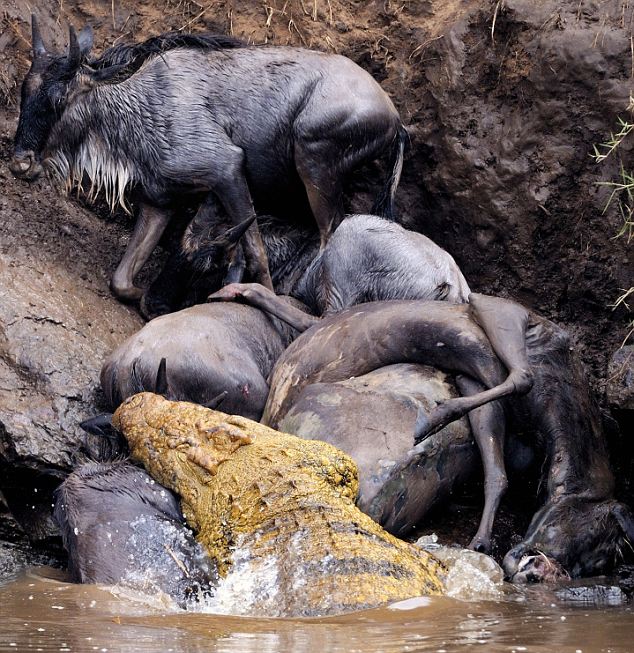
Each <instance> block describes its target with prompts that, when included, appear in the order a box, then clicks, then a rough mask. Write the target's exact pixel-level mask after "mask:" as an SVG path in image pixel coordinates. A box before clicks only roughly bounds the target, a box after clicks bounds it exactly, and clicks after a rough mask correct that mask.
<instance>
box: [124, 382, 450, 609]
mask: <svg viewBox="0 0 634 653" xmlns="http://www.w3.org/2000/svg"><path fill="white" fill-rule="evenodd" d="M113 425H114V427H115V428H117V429H118V430H119V431H120V432H121V433H122V434H123V435H124V437H125V438H126V440H127V441H128V444H129V446H130V451H131V456H132V458H134V459H136V460H137V461H138V462H140V463H142V464H143V465H144V466H145V468H146V469H147V471H148V472H149V473H150V474H151V475H152V476H153V477H154V478H155V479H156V480H157V481H158V482H159V483H161V484H163V485H164V486H165V487H167V488H169V489H170V490H172V491H174V492H175V493H176V494H178V495H179V496H180V499H181V507H182V510H183V515H184V516H185V519H186V520H187V522H188V524H189V526H190V527H191V528H192V529H193V530H194V531H195V532H196V533H197V539H198V541H199V542H200V543H201V544H202V546H203V547H204V548H205V549H206V550H207V552H208V553H209V555H210V556H211V558H212V559H213V560H215V561H216V563H217V565H218V571H219V574H220V577H221V581H220V583H221V584H222V583H223V582H225V583H228V582H230V581H231V577H232V576H234V577H235V576H236V575H239V574H248V579H249V582H248V596H247V595H246V593H245V596H244V597H243V600H242V602H241V609H242V611H243V613H244V614H251V615H258V616H281V617H298V616H325V615H332V614H339V613H344V612H349V611H353V610H360V609H367V608H374V607H378V606H381V605H385V604H388V603H391V602H394V601H399V600H403V599H407V598H412V597H417V596H421V595H434V594H441V593H442V592H443V587H444V585H443V579H444V577H445V574H446V568H445V567H444V565H443V564H442V563H441V562H440V561H439V560H437V559H436V558H435V557H434V556H433V555H432V554H430V553H428V552H426V551H423V550H421V549H419V548H417V547H416V546H414V545H412V544H409V543H407V542H404V541H402V540H399V539H397V538H396V537H394V536H392V535H390V534H389V533H387V532H386V531H384V530H383V529H382V528H381V527H380V526H379V525H378V524H377V523H376V522H374V521H373V520H372V519H371V518H370V517H368V516H367V515H365V514H363V513H362V512H361V511H360V510H359V509H358V508H357V507H356V506H355V503H354V501H355V498H356V495H357V491H358V479H357V468H356V465H355V463H354V461H353V460H352V459H351V458H350V457H349V456H348V455H346V454H344V453H343V452H341V451H339V450H338V449H336V448H335V447H333V446H332V445H330V444H327V443H326V442H321V441H318V440H304V439H301V438H298V437H296V436H293V435H289V434H285V433H280V432H278V431H275V430H273V429H271V428H269V427H267V426H264V425H262V424H259V423H257V422H254V421H252V420H249V419H247V418H244V417H239V416H233V415H227V414H225V413H222V412H220V411H215V410H212V409H209V408H205V407H203V406H199V405H196V404H192V403H188V402H184V401H169V400H167V399H165V398H164V397H162V396H160V395H156V394H154V393H150V392H143V393H139V394H136V395H134V396H132V397H130V398H129V399H127V400H126V401H125V402H124V403H123V404H121V406H119V408H118V409H117V411H116V412H115V414H114V416H113ZM234 580H235V579H234Z"/></svg>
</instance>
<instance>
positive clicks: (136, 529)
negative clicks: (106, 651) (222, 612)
mask: <svg viewBox="0 0 634 653" xmlns="http://www.w3.org/2000/svg"><path fill="white" fill-rule="evenodd" d="M54 515H55V519H56V520H57V522H58V524H59V526H60V529H61V533H62V539H63V542H64V547H65V549H66V550H67V552H68V570H69V572H70V576H71V579H72V580H73V581H74V582H77V583H104V584H108V585H114V584H117V583H121V584H122V585H125V586H127V587H131V588H133V589H137V590H141V591H143V592H145V593H152V594H155V593H156V591H157V590H160V591H162V592H165V594H167V595H168V596H170V597H171V598H172V599H173V600H174V601H175V602H176V603H178V605H180V606H181V607H185V606H186V605H187V603H188V602H191V601H193V600H195V599H196V598H198V596H199V593H209V590H210V589H211V588H212V587H213V586H215V584H216V581H217V578H218V576H217V571H216V568H215V563H212V561H211V560H210V558H209V557H208V556H207V554H206V553H205V552H204V550H203V548H202V547H201V546H200V544H198V542H196V540H195V539H194V536H193V534H192V532H191V531H190V530H189V529H188V528H187V526H186V525H185V520H184V519H183V516H182V514H181V511H180V508H179V505H178V501H177V500H176V498H175V497H174V495H173V494H172V493H171V492H170V491H169V490H166V489H165V488H163V487H162V486H160V485H159V484H158V483H156V482H155V481H154V479H152V478H151V477H150V476H149V475H148V474H147V473H146V472H145V471H144V470H143V469H140V468H138V467H135V466H134V465H131V464H130V463H127V462H122V461H119V462H108V463H104V462H89V463H85V464H83V465H82V466H80V467H79V468H77V469H76V470H75V471H74V472H73V473H72V474H71V475H70V476H69V477H68V478H67V479H66V480H65V481H64V482H63V483H62V484H61V485H60V487H59V488H58V490H57V492H56V499H55V510H54Z"/></svg>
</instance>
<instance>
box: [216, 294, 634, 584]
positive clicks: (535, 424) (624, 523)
mask: <svg viewBox="0 0 634 653" xmlns="http://www.w3.org/2000/svg"><path fill="white" fill-rule="evenodd" d="M219 296H220V297H224V298H227V299H228V298H230V297H232V296H233V297H235V296H242V298H243V300H246V301H247V302H249V303H252V304H254V305H257V306H260V307H261V308H264V309H265V310H269V311H271V312H272V313H273V314H274V315H277V316H278V317H280V318H281V319H285V320H287V321H288V322H289V323H290V324H292V325H293V326H294V327H295V328H298V329H299V330H302V329H307V330H306V331H305V332H304V333H303V334H302V335H301V336H299V337H298V338H297V339H296V340H295V341H294V342H293V344H292V345H290V346H289V348H288V349H287V350H286V351H285V352H284V354H283V355H282V356H281V357H280V359H279V360H278V362H277V363H276V366H275V368H274V370H273V372H272V374H271V380H270V382H271V392H270V394H269V399H268V400H267V405H266V408H265V412H264V417H263V421H264V422H265V423H268V424H269V425H272V426H276V425H278V424H280V423H281V421H282V420H283V419H284V418H285V416H286V415H287V414H289V411H290V410H292V407H293V405H294V404H295V402H297V401H298V399H299V397H300V396H301V393H302V392H303V391H304V389H305V388H307V387H308V386H309V385H310V384H313V383H336V382H339V381H342V380H344V379H347V378H350V377H356V376H359V375H361V374H366V373H367V372H370V371H372V370H375V369H378V368H381V367H383V366H385V365H388V364H392V363H404V362H420V363H423V364H428V365H432V366H433V367H438V368H440V369H444V370H448V371H451V372H458V373H460V374H461V375H462V376H461V377H458V380H459V382H460V385H461V392H462V393H463V395H465V396H463V397H462V398H458V399H449V400H447V401H446V402H444V403H441V404H440V405H438V406H437V407H436V408H435V409H433V410H432V411H431V412H430V413H429V414H422V415H421V414H419V419H418V420H417V423H416V425H415V426H414V429H413V432H412V444H413V443H414V441H415V440H420V439H421V438H424V437H426V436H427V434H429V433H432V432H434V431H436V430H437V429H438V428H439V426H440V425H442V424H445V423H447V421H448V420H451V419H455V417H456V416H458V415H461V414H464V413H465V412H466V410H470V409H472V408H473V407H475V406H479V405H481V406H483V407H484V405H483V400H484V401H488V400H489V399H491V398H494V399H499V398H501V397H503V396H510V395H512V398H511V399H509V400H508V405H509V406H510V407H511V409H513V410H514V411H515V410H516V411H517V412H518V414H519V415H521V416H522V419H524V421H525V424H524V425H525V426H526V428H530V429H532V430H534V431H535V432H536V433H537V434H538V437H539V439H540V442H543V443H544V446H543V449H544V450H545V454H546V465H547V491H548V497H547V500H546V502H545V504H544V506H543V507H542V508H541V509H540V510H539V511H538V512H537V514H536V515H535V517H534V519H533V521H532V522H531V524H530V526H529V529H528V531H527V534H526V536H525V539H524V541H523V542H522V543H521V544H520V545H518V546H517V547H514V548H513V549H512V550H511V551H510V552H509V553H508V554H507V556H506V557H505V560H504V568H505V571H506V573H507V574H508V576H509V577H514V576H515V574H516V573H517V572H518V571H519V572H520V574H519V576H518V579H520V578H530V579H535V580H537V579H539V578H541V577H542V576H543V573H544V572H543V569H544V566H543V565H540V564H539V560H540V559H542V556H546V557H549V558H552V559H553V560H554V561H556V564H553V565H552V566H551V567H552V568H556V566H557V565H562V566H563V567H564V568H565V569H566V570H567V571H568V573H570V574H571V575H573V576H577V575H591V574H594V573H601V572H603V571H605V570H607V569H608V568H609V567H610V566H611V565H612V564H613V563H614V562H615V560H617V559H618V557H619V555H620V553H621V549H622V547H623V545H624V542H625V540H626V539H627V540H630V541H633V540H634V520H633V519H632V515H631V512H630V510H629V508H628V507H627V506H625V505H624V504H622V503H619V502H618V501H616V500H615V499H614V478H613V476H612V472H611V470H610V466H609V459H608V454H607V447H606V442H605V436H604V433H603V429H602V424H601V420H600V415H599V411H598V407H597V405H596V402H595V401H594V399H593V398H592V395H591V393H590V389H589V386H588V382H587V380H586V378H585V375H584V373H583V370H582V368H581V364H580V362H579V360H578V358H577V356H576V354H575V352H574V348H573V347H572V343H571V340H570V337H569V335H568V334H567V333H566V331H564V330H563V329H562V328H561V327H559V326H557V325H556V324H554V323H553V322H550V321H549V320H546V319H544V318H542V317H540V316H538V315H536V314H535V313H533V312H532V311H529V310H527V309H525V308H523V307H522V306H520V305H518V304H515V303H514V302H511V301H508V300H504V299H500V298H494V297H487V296H484V295H477V294H471V295H470V297H469V302H470V303H469V304H462V305H452V304H447V303H444V302H396V301H394V302H376V303H369V304H365V305H360V306H356V307H354V308H351V309H348V310H346V311H343V312H341V313H339V314H336V315H333V316H331V317H329V318H326V319H323V320H319V319H317V318H314V317H312V316H307V315H306V314H301V312H298V311H296V310H295V309H290V308H289V306H288V305H287V304H284V303H278V300H277V298H275V297H274V296H273V295H272V293H270V291H267V290H266V289H264V288H262V287H261V286H260V287H259V286H257V285H256V284H234V286H230V287H229V288H228V289H225V290H224V291H221V292H220V293H219ZM311 325H312V326H311ZM507 372H508V374H509V376H508V377H507V378H506V380H505V381H502V379H504V377H505V376H506V374H507ZM486 388H489V390H486ZM469 418H470V421H471V423H472V426H473V425H474V419H475V420H481V423H480V425H479V431H480V436H478V430H477V429H474V436H475V437H476V440H477V443H478V446H479V448H480V452H481V454H482V460H483V464H484V469H485V507H484V511H483V515H482V521H481V523H480V528H479V530H478V533H477V534H476V537H475V538H474V540H473V541H472V546H475V547H476V548H481V549H484V548H487V547H488V544H489V536H490V529H491V526H492V521H493V516H494V514H495V511H496V508H497V505H498V503H499V499H500V497H501V494H502V493H503V491H504V490H505V488H506V485H507V481H506V472H505V470H504V460H503V448H502V447H503V438H504V432H505V425H504V413H503V411H502V410H500V409H495V410H494V411H492V412H490V413H489V414H488V415H487V414H486V413H485V414H482V413H480V414H479V415H478V414H477V413H476V415H475V416H474V412H473V411H472V412H471V414H470V415H469ZM418 446H420V445H418ZM415 453H416V448H414V454H415Z"/></svg>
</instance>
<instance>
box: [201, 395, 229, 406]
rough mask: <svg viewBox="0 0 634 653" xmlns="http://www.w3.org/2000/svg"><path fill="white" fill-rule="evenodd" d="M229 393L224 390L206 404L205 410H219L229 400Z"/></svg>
mask: <svg viewBox="0 0 634 653" xmlns="http://www.w3.org/2000/svg"><path fill="white" fill-rule="evenodd" d="M228 394H229V393H228V392H227V391H226V390H223V391H222V392H221V393H220V394H219V395H216V396H215V397H214V398H213V399H210V400H209V401H208V402H207V403H206V404H205V408H212V409H213V408H218V406H220V404H221V403H222V402H223V401H224V400H225V399H226V398H227V395H228Z"/></svg>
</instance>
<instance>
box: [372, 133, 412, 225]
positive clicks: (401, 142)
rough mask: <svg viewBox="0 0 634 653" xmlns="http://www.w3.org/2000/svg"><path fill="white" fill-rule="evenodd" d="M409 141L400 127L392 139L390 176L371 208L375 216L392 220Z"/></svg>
mask: <svg viewBox="0 0 634 653" xmlns="http://www.w3.org/2000/svg"><path fill="white" fill-rule="evenodd" d="M408 141H409V134H408V133H407V130H406V129H405V127H403V125H400V126H399V128H398V133H397V134H396V138H395V139H394V145H393V150H392V158H391V161H392V173H391V174H390V176H389V178H388V180H387V181H386V182H385V186H384V187H383V190H382V191H381V194H380V195H379V196H378V197H377V198H376V200H375V202H374V206H373V207H372V213H374V214H375V215H380V216H381V217H383V218H386V219H387V220H394V196H395V195H396V189H397V188H398V183H399V181H400V180H401V171H402V170H403V154H404V152H405V145H406V144H407V142H408Z"/></svg>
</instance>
